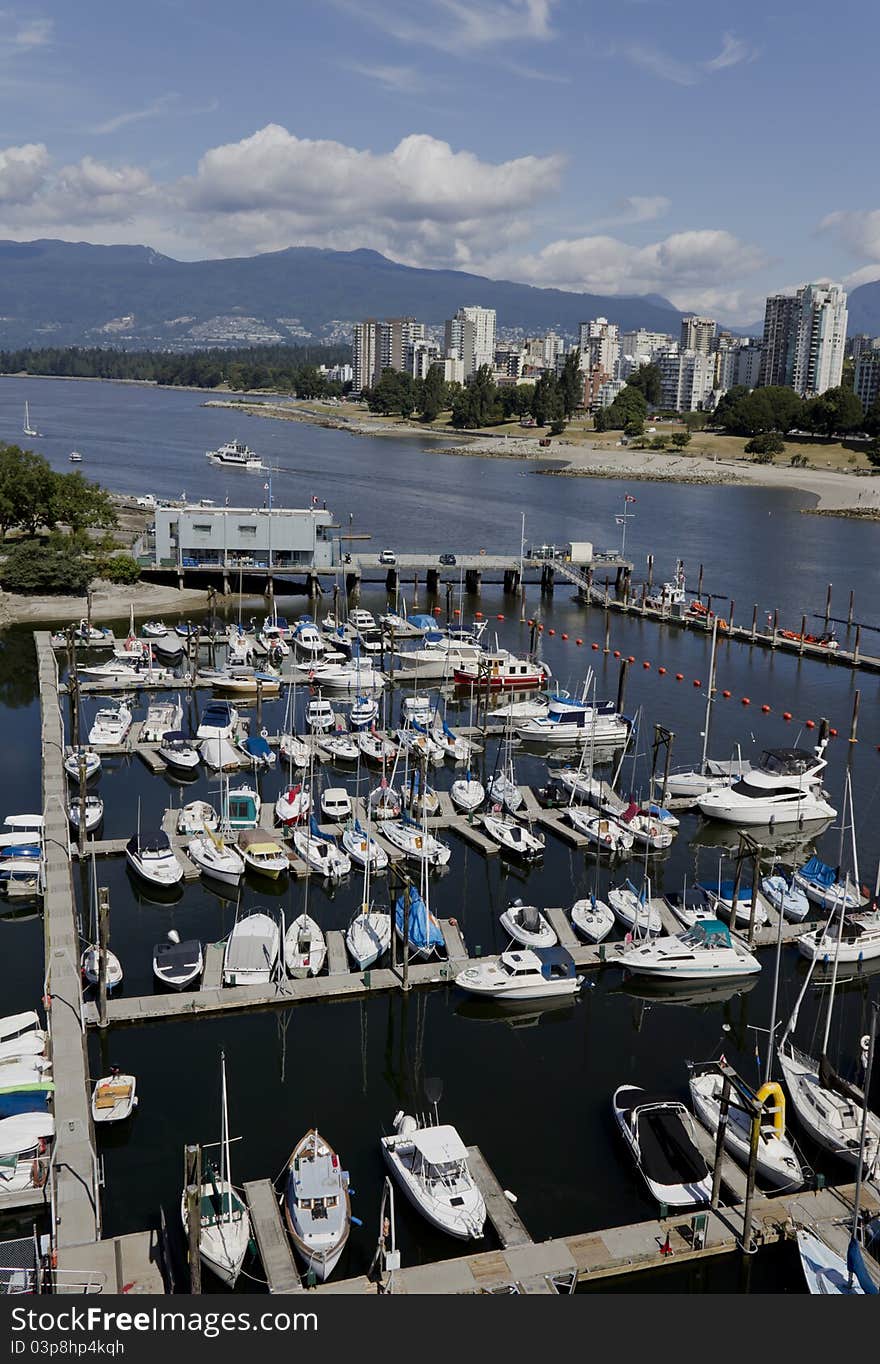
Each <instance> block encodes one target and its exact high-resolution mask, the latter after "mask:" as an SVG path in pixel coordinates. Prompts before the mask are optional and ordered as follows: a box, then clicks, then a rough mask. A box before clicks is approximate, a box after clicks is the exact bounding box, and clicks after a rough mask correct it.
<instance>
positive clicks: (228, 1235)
mask: <svg viewBox="0 0 880 1364" xmlns="http://www.w3.org/2000/svg"><path fill="white" fill-rule="evenodd" d="M220 1072H221V1077H222V1081H221V1089H220V1143H219V1145H220V1169H219V1171H217V1170H215V1169H214V1168H213V1167H212V1166H211V1165H209V1166H208V1168H207V1170H206V1171H205V1172H204V1175H203V1179H202V1187H201V1189H200V1191H199V1193H200V1198H199V1256H200V1258H201V1261H202V1263H203V1264H204V1265H206V1266H207V1268H208V1269H210V1270H212V1271H213V1273H214V1274H216V1275H217V1278H218V1279H219V1280H220V1281H221V1283H223V1284H225V1285H226V1287H227V1288H234V1287H235V1284H236V1281H237V1279H238V1276H239V1274H240V1273H241V1267H242V1265H243V1264H244V1258H245V1256H246V1255H247V1252H248V1244H249V1242H250V1239H251V1219H250V1214H249V1212H248V1210H247V1207H246V1205H245V1203H244V1202H243V1200H242V1199H241V1198H239V1196H238V1194H237V1193H236V1191H235V1189H234V1188H233V1185H232V1169H231V1166H230V1140H229V1111H228V1104H227V1100H226V1057H225V1055H224V1054H223V1053H221V1057H220ZM181 1218H182V1221H183V1230H184V1233H185V1234H186V1233H187V1232H188V1227H189V1216H188V1211H187V1199H186V1190H184V1192H183V1198H182V1200H181Z"/></svg>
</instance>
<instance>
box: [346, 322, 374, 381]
mask: <svg viewBox="0 0 880 1364" xmlns="http://www.w3.org/2000/svg"><path fill="white" fill-rule="evenodd" d="M379 326H380V324H379V322H377V321H376V319H375V318H374V317H370V318H367V320H366V321H365V322H356V323H355V327H354V333H353V335H352V338H351V367H352V387H353V389H354V392H355V393H362V392H363V391H364V389H367V388H372V387H373V384H374V382H375V380H376V379H377V378H378V373H377V363H378V357H379Z"/></svg>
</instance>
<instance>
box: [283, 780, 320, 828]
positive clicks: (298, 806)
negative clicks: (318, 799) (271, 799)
mask: <svg viewBox="0 0 880 1364" xmlns="http://www.w3.org/2000/svg"><path fill="white" fill-rule="evenodd" d="M311 808H312V797H311V794H310V792H309V788H308V787H307V786H302V785H297V786H285V788H284V790H283V791H282V792H281V794H280V796H279V797H278V799H277V800H276V802H275V817H276V819H277V820H278V821H279V823H281V824H299V823H300V821H301V820H304V819H305V818H306V816H307V815H308V814H309V812H310V810H311Z"/></svg>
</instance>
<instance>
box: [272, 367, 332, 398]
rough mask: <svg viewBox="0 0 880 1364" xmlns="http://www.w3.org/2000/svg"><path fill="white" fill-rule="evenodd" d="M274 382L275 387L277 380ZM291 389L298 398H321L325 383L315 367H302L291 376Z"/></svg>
mask: <svg viewBox="0 0 880 1364" xmlns="http://www.w3.org/2000/svg"><path fill="white" fill-rule="evenodd" d="M275 382H276V385H277V380H276V381H275ZM291 387H293V388H294V389H295V390H296V396H297V397H298V398H307V399H308V398H322V397H323V396H324V390H325V388H326V381H325V379H324V376H323V374H321V372H320V371H319V369H318V367H317V365H303V366H302V368H301V369H298V370H297V371H296V372H295V374H294V375H293V383H292V385H291Z"/></svg>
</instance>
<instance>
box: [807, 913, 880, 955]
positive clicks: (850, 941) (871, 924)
mask: <svg viewBox="0 0 880 1364" xmlns="http://www.w3.org/2000/svg"><path fill="white" fill-rule="evenodd" d="M797 949H798V951H799V952H800V954H801V956H803V957H806V958H807V959H808V960H810V961H812V960H813V959H814V958H817V959H818V960H819V961H820V962H822V961H824V960H825V959H826V958H827V960H828V961H829V962H830V961H833V960H834V958H835V956H836V957H837V960H838V961H842V962H849V963H852V962H864V961H872V960H873V959H874V958H875V957H880V910H878V909H872V910H870V911H868V912H867V913H865V914H852V913H850V914H844V916H843V927H842V928H840V927H839V926H837V925H834V926H832V925H831V924H823V925H822V926H821V927H820V928H815V929H813V931H812V932H811V933H802V934H801V936H800V937H799V938H798V939H797Z"/></svg>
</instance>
